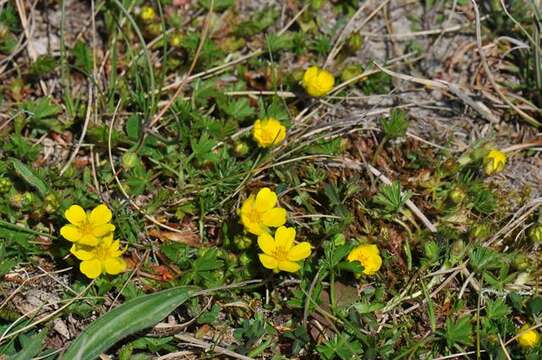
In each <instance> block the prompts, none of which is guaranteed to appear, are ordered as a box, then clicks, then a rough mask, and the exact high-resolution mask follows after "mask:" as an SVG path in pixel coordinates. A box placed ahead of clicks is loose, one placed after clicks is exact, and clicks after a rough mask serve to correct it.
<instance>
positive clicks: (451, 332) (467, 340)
mask: <svg viewBox="0 0 542 360" xmlns="http://www.w3.org/2000/svg"><path fill="white" fill-rule="evenodd" d="M446 343H447V344H448V347H449V348H452V347H453V345H454V344H463V345H470V344H472V324H471V319H470V317H469V316H464V317H462V318H460V319H458V320H456V321H453V320H451V319H448V320H446Z"/></svg>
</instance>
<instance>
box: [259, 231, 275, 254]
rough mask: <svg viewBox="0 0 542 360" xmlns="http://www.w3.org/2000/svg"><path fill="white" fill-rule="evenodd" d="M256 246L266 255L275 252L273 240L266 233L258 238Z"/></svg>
mask: <svg viewBox="0 0 542 360" xmlns="http://www.w3.org/2000/svg"><path fill="white" fill-rule="evenodd" d="M258 246H259V247H260V249H262V251H263V252H264V253H265V254H267V255H272V254H273V252H274V251H275V239H273V237H272V236H271V235H269V234H268V233H263V234H260V236H258Z"/></svg>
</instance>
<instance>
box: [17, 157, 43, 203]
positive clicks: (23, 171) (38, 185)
mask: <svg viewBox="0 0 542 360" xmlns="http://www.w3.org/2000/svg"><path fill="white" fill-rule="evenodd" d="M11 163H12V164H13V168H14V169H15V172H16V173H17V175H18V176H19V177H21V178H22V179H23V180H24V181H25V182H26V183H27V184H28V185H30V186H32V187H33V188H34V189H36V190H38V192H39V193H40V195H41V196H42V197H45V196H46V195H48V194H49V193H50V192H51V190H50V189H49V186H48V185H47V184H46V183H45V181H43V180H42V179H40V178H39V177H38V176H37V175H36V174H35V173H34V172H33V171H32V170H30V168H29V167H28V166H26V165H25V164H23V163H22V162H21V161H20V160H18V159H13V158H12V159H11Z"/></svg>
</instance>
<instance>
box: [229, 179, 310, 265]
mask: <svg viewBox="0 0 542 360" xmlns="http://www.w3.org/2000/svg"><path fill="white" fill-rule="evenodd" d="M277 200H278V199H277V194H276V193H275V192H273V191H271V189H269V188H262V189H260V191H258V193H257V194H256V195H254V194H252V195H250V196H249V197H248V199H246V200H245V202H244V203H243V205H242V206H241V210H240V211H239V215H240V218H241V223H242V224H243V226H244V227H245V230H246V231H247V232H249V233H251V234H254V235H258V246H259V247H260V249H261V250H262V252H263V253H260V254H259V258H260V262H261V263H262V265H263V266H264V267H265V268H267V269H270V270H273V271H274V272H279V271H287V272H296V271H298V270H299V269H300V268H301V266H300V265H299V263H298V262H299V261H301V260H303V259H305V258H307V257H309V256H310V254H311V246H310V244H309V243H308V242H302V243H299V244H297V245H296V244H295V235H296V232H295V229H294V228H291V227H286V226H283V225H284V224H285V223H286V210H285V209H283V208H281V207H277ZM270 228H278V229H277V230H276V231H275V234H274V236H272V235H271V233H270V232H271V229H270Z"/></svg>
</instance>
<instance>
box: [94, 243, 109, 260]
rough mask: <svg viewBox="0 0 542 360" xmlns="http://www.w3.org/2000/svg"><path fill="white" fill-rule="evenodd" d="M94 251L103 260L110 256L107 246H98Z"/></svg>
mask: <svg viewBox="0 0 542 360" xmlns="http://www.w3.org/2000/svg"><path fill="white" fill-rule="evenodd" d="M94 251H95V252H94V254H95V255H96V257H97V258H98V259H100V260H102V261H103V260H105V259H107V258H108V257H109V249H108V248H107V247H106V246H97V247H96V248H95V249H94Z"/></svg>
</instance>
